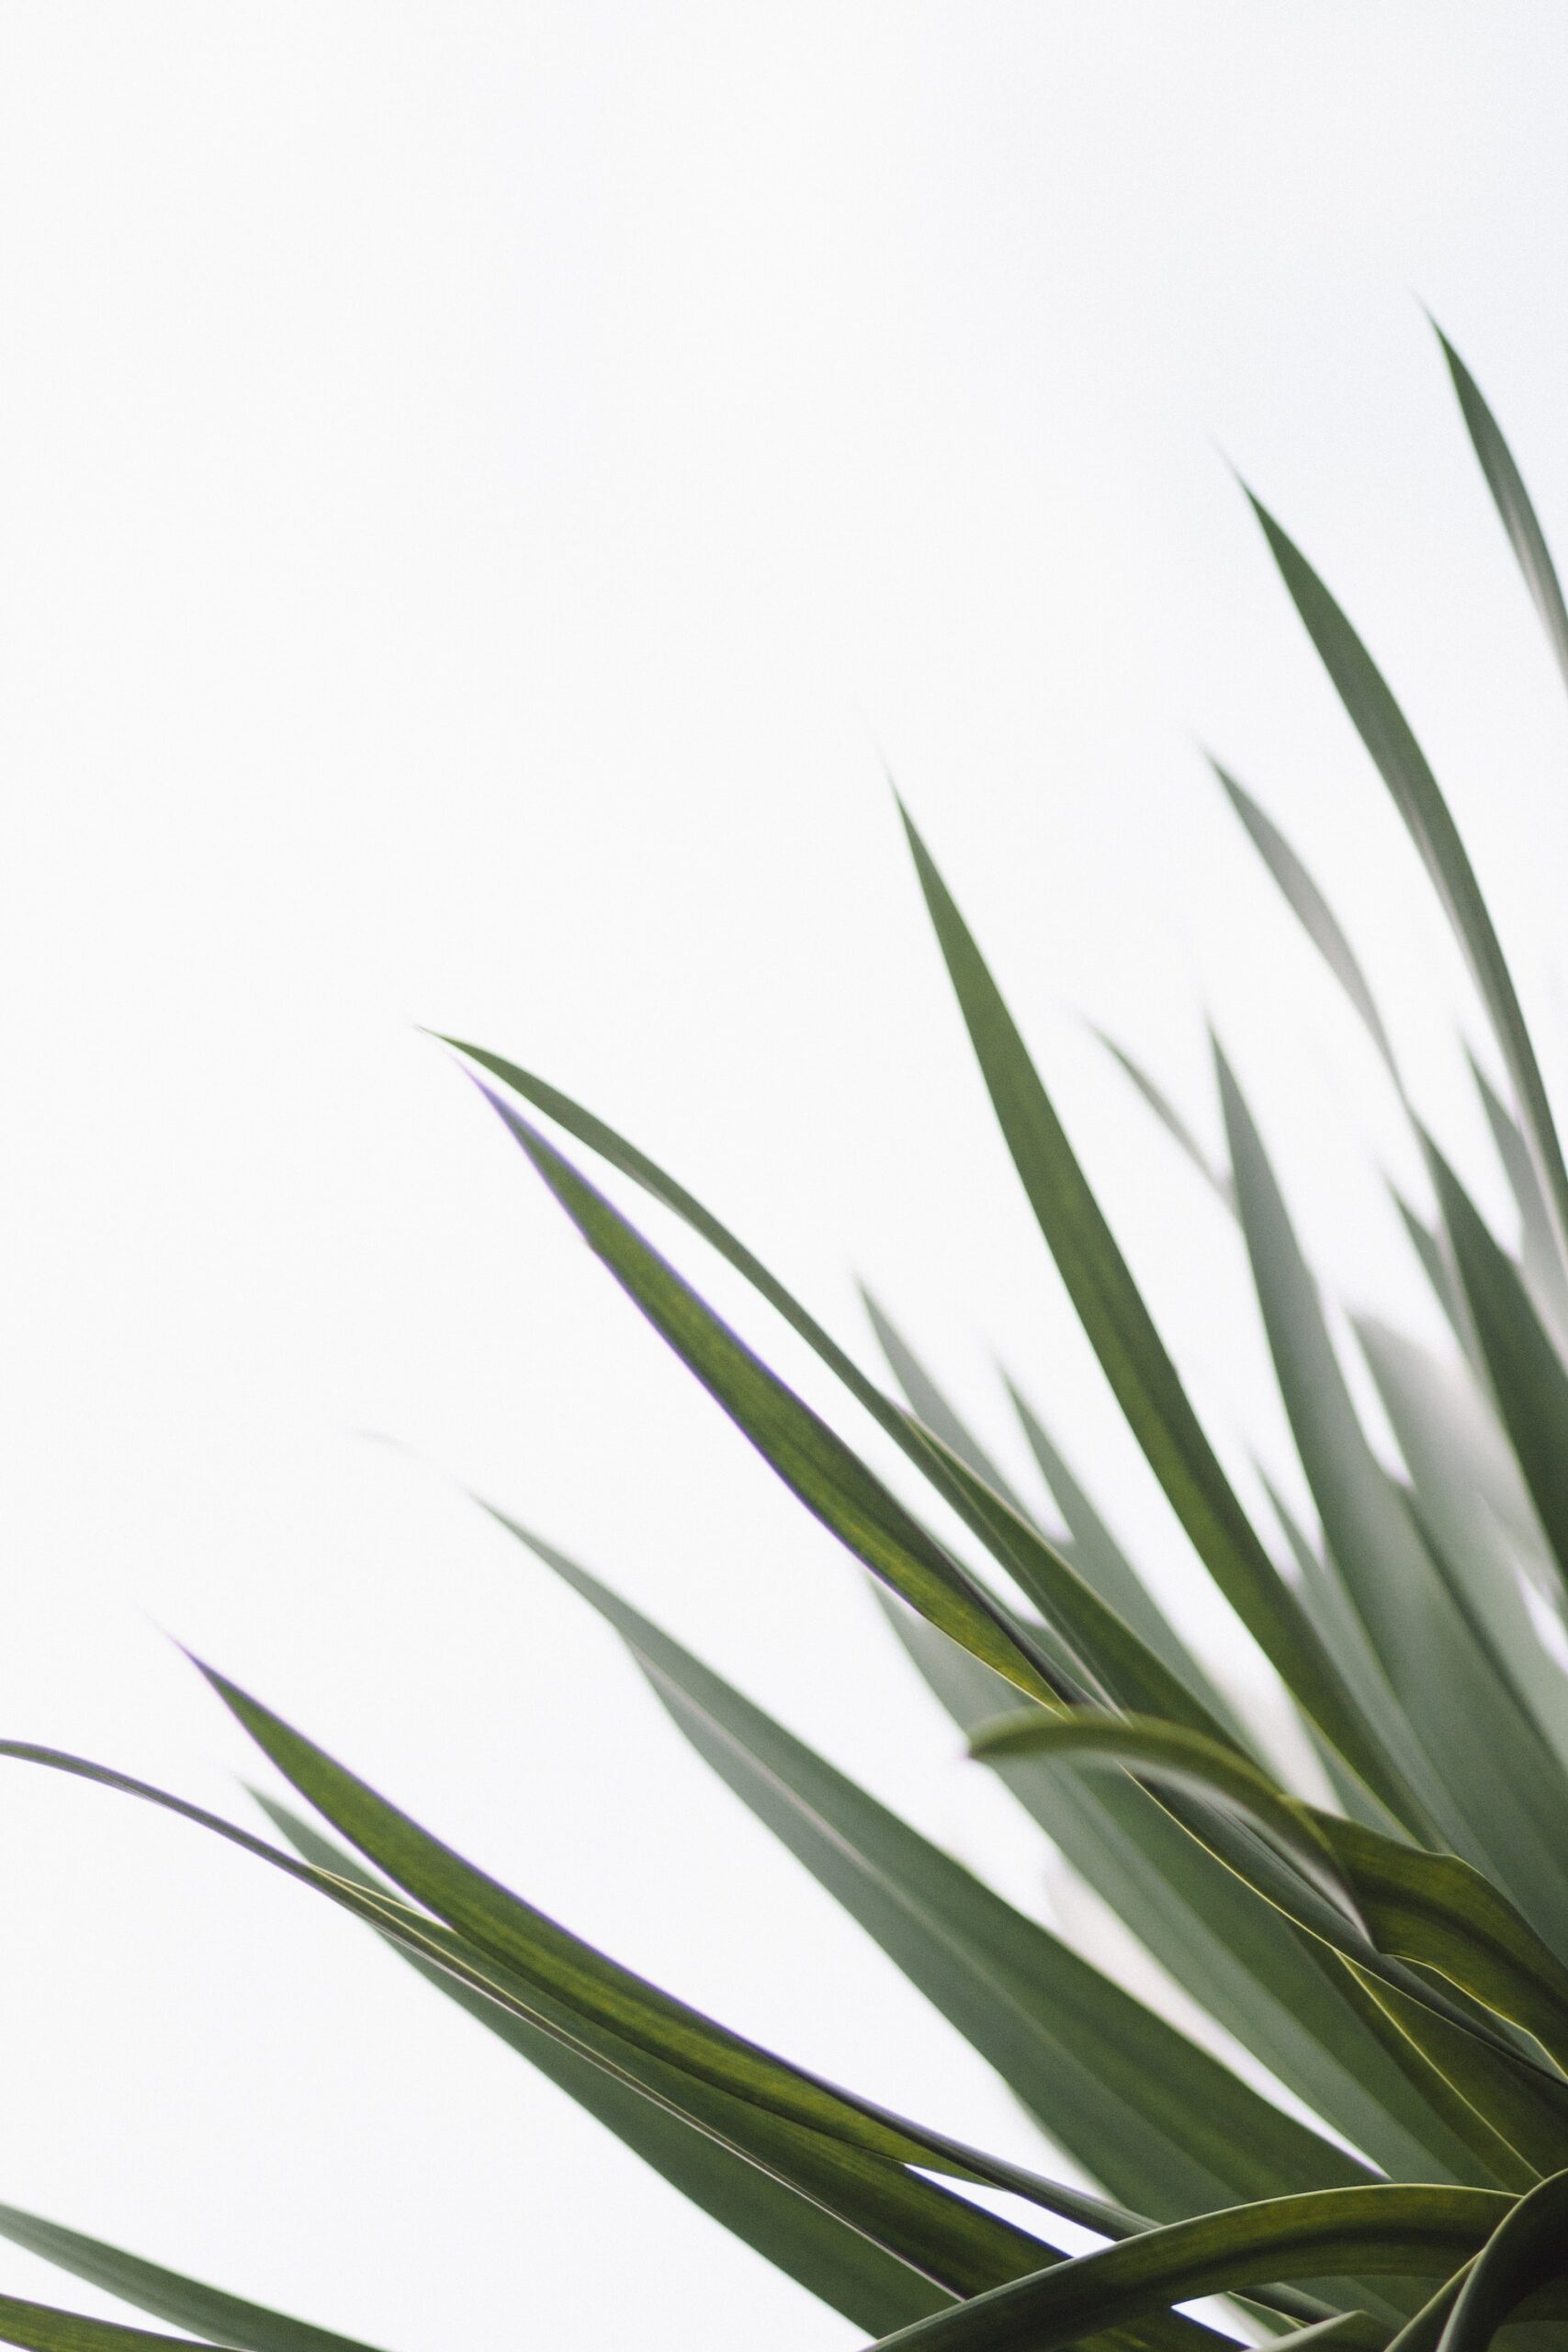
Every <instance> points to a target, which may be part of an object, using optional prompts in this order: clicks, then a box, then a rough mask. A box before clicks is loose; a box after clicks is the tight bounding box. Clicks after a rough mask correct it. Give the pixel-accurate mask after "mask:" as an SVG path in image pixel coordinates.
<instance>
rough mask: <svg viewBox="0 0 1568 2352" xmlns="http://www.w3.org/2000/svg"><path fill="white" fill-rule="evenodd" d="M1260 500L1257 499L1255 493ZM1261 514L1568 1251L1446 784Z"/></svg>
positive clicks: (1288, 546) (1518, 1016) (1499, 959)
mask: <svg viewBox="0 0 1568 2352" xmlns="http://www.w3.org/2000/svg"><path fill="white" fill-rule="evenodd" d="M1247 495H1248V497H1249V498H1251V492H1248V493H1247ZM1252 506H1253V510H1254V512H1255V513H1256V515H1257V516H1258V521H1259V523H1260V524H1261V525H1262V526H1263V533H1264V537H1266V538H1267V540H1268V542H1269V549H1270V552H1271V553H1272V555H1273V557H1274V560H1275V562H1276V563H1277V564H1278V565H1279V567H1280V576H1281V577H1282V579H1283V580H1284V582H1285V586H1286V588H1287V589H1288V590H1289V592H1290V594H1291V599H1292V603H1293V604H1294V605H1295V607H1296V610H1297V612H1298V613H1299V614H1300V615H1301V617H1302V620H1303V623H1304V624H1305V627H1306V630H1307V634H1308V635H1309V636H1310V637H1311V639H1312V640H1313V643H1314V645H1315V646H1316V648H1317V650H1318V654H1319V656H1320V658H1321V659H1322V662H1323V664H1324V667H1325V670H1326V671H1327V672H1328V674H1329V677H1330V678H1331V680H1332V681H1333V684H1334V686H1335V689H1336V691H1337V694H1338V695H1339V699H1340V701H1341V702H1342V703H1343V705H1344V707H1345V709H1346V712H1347V714H1348V717H1349V718H1350V720H1351V722H1352V724H1353V725H1354V727H1355V729H1356V731H1357V733H1358V734H1359V736H1360V738H1361V741H1362V742H1363V743H1364V744H1365V745H1366V747H1367V750H1368V752H1369V753H1370V754H1371V760H1372V763H1373V765H1374V766H1375V767H1376V768H1377V770H1378V773H1379V775H1381V776H1382V780H1383V782H1384V784H1385V785H1386V786H1388V789H1389V792H1390V794H1391V795H1392V797H1393V802H1394V806H1395V807H1396V808H1397V809H1398V810H1399V813H1400V815H1401V817H1402V818H1403V819H1404V824H1405V827H1406V830H1407V831H1408V832H1409V834H1410V837H1411V839H1412V841H1413V842H1415V844H1416V848H1417V850H1418V851H1419V852H1420V854H1421V858H1422V861H1423V863H1424V865H1426V868H1427V874H1428V875H1429V876H1430V877H1431V881H1432V884H1433V887H1434V888H1435V889H1436V890H1437V893H1438V898H1439V899H1441V901H1442V904H1443V907H1444V910H1445V911H1446V912H1447V914H1448V917H1449V921H1450V924H1451V925H1452V927H1453V931H1454V935H1455V937H1456V938H1457V939H1458V941H1459V944H1460V946H1461V949H1462V951H1463V954H1464V957H1465V960H1466V962H1467V964H1468V965H1469V967H1470V970H1471V974H1472V978H1473V979H1474V981H1475V985H1476V988H1477V989H1478V990H1479V991H1480V995H1481V1000H1482V1002H1483V1005H1484V1006H1485V1008H1486V1012H1487V1017H1488V1019H1489V1020H1490V1022H1491V1023H1492V1027H1493V1030H1494V1033H1495V1036H1496V1039H1497V1044H1498V1047H1499V1049H1500V1051H1501V1053H1502V1056H1503V1062H1504V1066H1505V1068H1506V1070H1507V1073H1508V1078H1509V1082H1510V1083H1511V1085H1512V1087H1513V1090H1514V1094H1515V1098H1516V1100H1517V1103H1518V1105H1519V1110H1520V1113H1521V1115H1522V1118H1523V1122H1524V1127H1525V1132H1526V1134H1527V1135H1528V1136H1529V1142H1530V1148H1531V1150H1532V1152H1533V1153H1534V1155H1535V1159H1536V1164H1537V1166H1538V1168H1539V1170H1540V1178H1541V1185H1542V1189H1543V1191H1544V1192H1545V1194H1546V1198H1547V1201H1548V1204H1549V1205H1550V1207H1551V1216H1552V1224H1553V1228H1554V1231H1555V1233H1556V1237H1557V1244H1558V1249H1559V1251H1560V1252H1564V1251H1568V1169H1564V1167H1563V1163H1562V1145H1561V1143H1560V1142H1559V1140H1558V1135H1557V1129H1556V1126H1555V1125H1554V1124H1553V1121H1552V1116H1551V1104H1550V1103H1549V1102H1548V1100H1547V1094H1546V1088H1545V1085H1544V1083H1543V1082H1542V1080H1541V1075H1540V1067H1539V1065H1538V1064H1537V1061H1536V1057H1535V1048H1534V1046H1532V1045H1531V1043H1530V1039H1529V1031H1528V1030H1527V1029H1526V1027H1525V1020H1524V1014H1523V1013H1522V1012H1521V1011H1520V1009H1519V1001H1518V998H1517V994H1516V993H1515V989H1514V983H1513V980H1512V978H1511V977H1510V975H1509V971H1508V967H1507V964H1506V960H1505V958H1504V955H1503V950H1502V946H1501V944H1500V943H1499V941H1498V938H1497V934H1496V932H1495V930H1494V928H1493V924H1492V918H1491V916H1490V915H1489V914H1488V912H1487V910H1486V902H1485V900H1484V899H1483V897H1482V895H1481V888H1480V885H1479V883H1478V882H1477V881H1476V878H1475V874H1474V870H1473V868H1472V865H1471V863H1470V859H1469V856H1468V855H1467V854H1466V852H1465V847H1464V843H1463V842H1461V839H1460V836H1459V831H1458V829H1457V828H1456V826H1455V824H1454V820H1453V818H1452V817H1451V816H1450V812H1449V806H1448V803H1447V801H1446V800H1445V799H1444V798H1443V796H1442V793H1441V791H1440V790H1439V788H1438V780H1437V778H1436V776H1435V775H1433V774H1432V771H1431V769H1430V768H1429V767H1428V766H1427V760H1426V756H1425V754H1424V753H1423V752H1422V750H1421V747H1420V745H1419V744H1418V743H1417V742H1416V738H1415V736H1414V735H1413V734H1412V733H1411V731H1410V728H1409V725H1408V724H1407V722H1406V720H1405V718H1404V713H1403V711H1402V710H1401V709H1400V707H1399V706H1398V704H1397V703H1396V702H1395V701H1394V698H1393V695H1392V694H1391V693H1390V692H1389V690H1388V687H1387V686H1386V684H1384V683H1383V680H1382V675H1381V674H1380V673H1379V671H1378V670H1377V668H1376V666H1375V664H1374V663H1373V662H1372V659H1371V655H1370V654H1369V653H1368V651H1367V649H1366V647H1365V646H1364V645H1363V644H1362V643H1361V640H1360V639H1359V637H1358V636H1357V635H1356V632H1355V630H1354V629H1353V628H1351V627H1350V624H1349V622H1348V620H1347V619H1346V617H1345V616H1344V614H1343V613H1342V612H1341V611H1340V609H1339V607H1338V605H1337V604H1336V603H1335V601H1334V599H1333V597H1332V596H1331V595H1330V594H1329V593H1328V591H1327V589H1326V588H1325V586H1324V584H1323V582H1322V581H1321V580H1320V579H1319V578H1318V576H1317V574H1316V572H1315V571H1314V570H1313V569H1312V566H1311V565H1310V564H1309V563H1308V562H1307V560H1306V559H1305V557H1304V556H1303V554H1302V553H1301V551H1300V549H1299V548H1297V547H1296V546H1295V545H1294V544H1293V542H1292V540H1291V539H1290V538H1289V537H1287V536H1286V534H1285V533H1284V532H1283V531H1282V530H1281V529H1280V526H1279V525H1278V523H1276V522H1275V520H1274V518H1273V516H1272V515H1270V514H1269V512H1268V510H1267V509H1266V508H1265V507H1264V506H1262V505H1260V504H1259V503H1258V500H1257V499H1256V498H1253V499H1252Z"/></svg>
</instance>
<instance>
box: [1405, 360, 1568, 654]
mask: <svg viewBox="0 0 1568 2352" xmlns="http://www.w3.org/2000/svg"><path fill="white" fill-rule="evenodd" d="M1433 323H1434V326H1435V328H1436V333H1437V337H1438V342H1439V343H1440V344H1441V345H1442V346H1443V356H1444V358H1445V359H1446V360H1447V361H1448V363H1449V373H1450V376H1451V377H1452V378H1453V384H1454V390H1455V391H1456V392H1457V393H1458V394H1459V404H1460V407H1461V410H1462V411H1463V413H1464V421H1465V424H1466V426H1467V427H1468V429H1469V433H1470V438H1471V441H1472V446H1473V447H1474V450H1475V454H1476V456H1477V457H1478V458H1480V460H1481V470H1482V472H1483V474H1484V475H1485V477H1486V486H1487V488H1488V490H1490V492H1492V496H1493V498H1494V500H1495V503H1496V507H1497V512H1498V514H1499V515H1501V516H1502V518H1503V528H1504V529H1505V530H1506V533H1507V534H1508V543H1509V545H1510V546H1511V547H1512V548H1513V550H1514V554H1515V557H1516V558H1517V561H1518V567H1519V570H1520V571H1522V572H1523V574H1524V578H1525V585H1526V587H1527V588H1528V589H1529V593H1530V596H1531V599H1532V601H1533V603H1534V605H1535V608H1536V611H1537V612H1538V613H1539V614H1540V623H1541V627H1542V628H1544V629H1545V631H1546V636H1547V642H1548V644H1549V645H1550V646H1551V650H1552V652H1553V653H1554V654H1555V655H1556V657H1557V666H1558V668H1559V669H1560V670H1561V671H1562V676H1563V681H1564V683H1565V684H1568V612H1565V611H1564V609H1563V605H1562V587H1561V586H1560V584H1559V582H1558V578H1557V568H1556V566H1555V565H1554V564H1553V562H1552V560H1551V548H1549V547H1548V546H1547V544H1546V534H1545V533H1544V531H1542V529H1541V527H1540V523H1539V522H1538V521H1537V520H1536V513H1535V509H1534V507H1533V506H1532V505H1531V504H1530V502H1529V493H1528V492H1527V491H1526V489H1525V485H1524V480H1523V477H1522V476H1521V474H1520V472H1519V469H1518V468H1517V465H1516V464H1515V463H1514V460H1513V458H1512V456H1511V454H1510V452H1509V449H1508V445H1507V443H1506V441H1505V440H1504V438H1503V435H1502V434H1501V433H1500V432H1499V430H1498V428H1497V422H1496V419H1495V417H1494V415H1493V413H1492V412H1491V410H1490V409H1489V408H1488V407H1487V405H1486V402H1485V401H1483V399H1482V397H1481V391H1480V388H1479V387H1478V385H1477V384H1476V381H1475V379H1474V377H1473V376H1472V374H1471V372H1470V370H1469V368H1467V367H1466V366H1465V364H1464V362H1463V360H1462V359H1461V357H1460V356H1459V354H1458V352H1457V351H1456V350H1455V349H1454V347H1453V345H1452V344H1451V343H1450V341H1449V339H1448V337H1447V335H1446V334H1444V333H1443V331H1442V329H1441V327H1437V326H1436V322H1435V321H1434V322H1433Z"/></svg>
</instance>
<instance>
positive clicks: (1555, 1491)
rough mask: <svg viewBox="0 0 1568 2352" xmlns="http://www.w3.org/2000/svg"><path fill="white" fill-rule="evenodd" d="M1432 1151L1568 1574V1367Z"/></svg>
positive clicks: (1503, 1386)
mask: <svg viewBox="0 0 1568 2352" xmlns="http://www.w3.org/2000/svg"><path fill="white" fill-rule="evenodd" d="M1427 1159H1428V1162H1429V1165H1430V1167H1431V1170H1432V1179H1433V1182H1434V1183H1435V1184H1436V1186H1437V1189H1438V1200H1439V1202H1440V1203H1441V1205H1442V1212H1443V1221H1444V1223H1445V1224H1446V1226H1447V1227H1448V1229H1449V1233H1450V1238H1451V1239H1452V1242H1453V1250H1454V1259H1455V1262H1456V1264H1457V1265H1458V1268H1459V1275H1460V1280H1461V1283H1462V1284H1463V1286H1464V1295H1465V1302H1466V1305H1467V1306H1469V1309H1470V1313H1471V1318H1472V1322H1473V1324H1474V1326H1475V1331H1476V1336H1477V1338H1478V1339H1479V1340H1480V1342H1481V1351H1482V1354H1483V1357H1484V1359H1485V1363H1486V1369H1487V1373H1488V1374H1489V1375H1490V1378H1491V1382H1492V1388H1493V1393H1494V1395H1495V1397H1496V1400H1497V1409H1498V1412H1499V1414H1500V1415H1501V1417H1502V1421H1503V1426H1504V1428H1505V1429H1506V1430H1507V1432H1508V1439H1509V1442H1510V1444H1511V1445H1512V1447H1513V1450H1514V1453H1515V1456H1516V1458H1517V1462H1518V1465H1519V1468H1520V1470H1521V1471H1522V1472H1523V1474H1524V1479H1525V1484H1526V1485H1527V1487H1529V1493H1530V1499H1531V1501H1532V1502H1533V1503H1534V1505H1535V1509H1536V1512H1537V1515H1538V1517H1539V1519H1540V1524H1541V1527H1542V1528H1543V1529H1544V1531H1545V1533H1546V1538H1547V1541H1548V1543H1549V1544H1551V1549H1552V1553H1553V1555H1554V1556H1555V1558H1556V1561H1557V1566H1558V1570H1559V1574H1560V1575H1562V1576H1563V1577H1568V1371H1565V1370H1564V1368H1563V1363H1562V1357H1561V1356H1560V1355H1559V1354H1558V1352H1557V1350H1556V1348H1555V1346H1554V1345H1553V1343H1552V1341H1551V1338H1550V1336H1549V1334H1548V1332H1547V1330H1546V1328H1545V1326H1544V1325H1543V1324H1542V1322H1541V1319H1540V1316H1539V1315H1538V1314H1537V1312H1536V1309H1535V1306H1534V1305H1533V1303H1532V1301H1531V1299H1530V1296H1529V1293H1528V1291H1527V1290H1526V1289H1525V1286H1524V1283H1523V1282H1522V1281H1521V1280H1520V1278H1519V1272H1518V1269H1517V1266H1516V1265H1515V1264H1514V1262H1513V1261H1512V1259H1511V1258H1510V1257H1509V1256H1508V1255H1507V1252H1506V1250H1501V1249H1499V1248H1498V1246H1497V1244H1496V1242H1495V1240H1494V1239H1493V1238H1492V1236H1491V1234H1490V1233H1489V1232H1488V1231H1487V1229H1486V1227H1485V1226H1484V1224H1483V1222H1482V1219H1481V1218H1480V1216H1478V1215H1477V1214H1476V1211H1475V1209H1474V1206H1473V1204H1472V1202H1471V1201H1470V1199H1469V1196H1468V1195H1467V1194H1466V1193H1465V1192H1464V1191H1463V1189H1462V1187H1461V1185H1460V1183H1459V1182H1458V1181H1457V1179H1456V1178H1455V1176H1454V1173H1453V1170H1451V1169H1450V1166H1449V1163H1448V1161H1447V1160H1446V1159H1444V1158H1443V1156H1442V1154H1441V1152H1440V1151H1438V1148H1437V1146H1436V1145H1435V1144H1433V1143H1432V1142H1431V1140H1430V1138H1427Z"/></svg>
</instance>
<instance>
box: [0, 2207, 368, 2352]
mask: <svg viewBox="0 0 1568 2352" xmlns="http://www.w3.org/2000/svg"><path fill="white" fill-rule="evenodd" d="M0 2237H4V2238H9V2239H10V2241H11V2243H12V2245H20V2246H26V2247H27V2249H28V2253H29V2254H37V2255H41V2256H42V2257H43V2259H44V2260H45V2261H46V2262H52V2263H53V2264H54V2265H55V2266H56V2267H57V2268H59V2269H61V2270H68V2271H69V2272H70V2273H71V2275H72V2276H73V2278H85V2280H86V2281H87V2282H88V2284H89V2285H90V2286H94V2287H101V2288H103V2289H104V2290H105V2292H106V2293H107V2294H110V2295H118V2297H119V2299H120V2301H121V2302H125V2303H133V2304H134V2305H135V2306H136V2308H137V2309H138V2310H139V2311H143V2312H152V2316H153V2318H154V2319H166V2320H168V2321H170V2322H172V2324H174V2325H175V2327H183V2328H185V2329H186V2330H187V2331H188V2332H189V2333H190V2334H191V2335H197V2336H199V2337H200V2338H201V2340H202V2342H203V2343H205V2344H223V2345H232V2346H237V2347H239V2352H366V2347H365V2346H363V2345H361V2344H358V2343H355V2341H354V2340H353V2339H352V2338H350V2337H348V2336H346V2335H333V2333H332V2331H331V2330H330V2329H329V2328H324V2327H312V2326H311V2325H310V2323H309V2322H308V2321H306V2320H299V2319H288V2318H286V2317H285V2316H284V2314H283V2313H282V2312H274V2311H268V2310H266V2309H265V2307H264V2306H263V2305H262V2304H260V2303H247V2302H242V2301H240V2299H239V2297H238V2296H237V2295H226V2294H224V2293H223V2292H222V2290H221V2289H220V2288H217V2287H206V2286H203V2285H202V2284H201V2283H200V2281H199V2280H197V2279H195V2278H184V2277H182V2275H181V2274H180V2272H179V2271H177V2270H165V2269H164V2268H162V2267H161V2266H160V2265H159V2264H157V2263H154V2262H143V2261H142V2260H141V2257H140V2256H138V2255H134V2254H126V2253H123V2252H122V2251H121V2249H120V2248H119V2247H118V2246H114V2245H105V2244H104V2242H103V2240H102V2239H101V2238H89V2237H84V2236H83V2234H82V2233H81V2232H80V2231H79V2230H68V2229H65V2228H63V2227H62V2224H61V2223H60V2222H46V2221H44V2220H43V2219H42V2218H41V2217H40V2216H39V2214H37V2213H25V2212H23V2211H21V2209H20V2208H19V2207H18V2206H16V2205H0ZM156 2340H157V2341H160V2342H162V2341H164V2339H163V2338H158V2339H156Z"/></svg>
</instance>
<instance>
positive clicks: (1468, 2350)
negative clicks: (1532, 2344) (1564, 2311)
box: [1442, 2172, 1568, 2352]
mask: <svg viewBox="0 0 1568 2352" xmlns="http://www.w3.org/2000/svg"><path fill="white" fill-rule="evenodd" d="M1564 2276H1568V2172H1559V2173H1554V2174H1553V2175H1552V2177H1551V2179H1550V2180H1543V2181H1542V2182H1541V2184H1540V2188H1534V2189H1532V2190H1531V2191H1530V2193H1529V2196H1528V2197H1521V2198H1520V2199H1519V2201H1518V2203H1517V2205H1516V2206H1515V2208H1514V2210H1513V2211H1512V2212H1511V2213H1510V2214H1508V2215H1507V2217H1506V2220H1504V2221H1502V2222H1499V2223H1498V2225H1497V2227H1496V2229H1495V2230H1494V2231H1493V2233H1492V2235H1491V2236H1490V2237H1489V2238H1488V2239H1487V2241H1486V2244H1485V2245H1483V2247H1482V2249H1481V2252H1480V2254H1479V2255H1478V2256H1477V2257H1476V2261H1475V2265H1474V2267H1473V2268H1472V2271H1471V2273H1470V2276H1469V2277H1468V2278H1466V2279H1465V2281H1464V2284H1463V2285H1462V2286H1461V2289H1460V2291H1459V2298H1458V2300H1457V2301H1456V2302H1455V2304H1454V2307H1453V2311H1452V2312H1451V2314H1450V2319H1449V2323H1448V2325H1447V2326H1446V2327H1445V2328H1444V2330H1443V2334H1442V2352H1486V2347H1487V2346H1488V2345H1489V2344H1490V2343H1491V2341H1492V2338H1493V2337H1494V2336H1495V2335H1496V2333H1497V2330H1498V2329H1499V2328H1500V2327H1501V2326H1502V2325H1503V2324H1504V2323H1505V2322H1506V2321H1507V2320H1510V2319H1512V2317H1513V2316H1514V2314H1515V2312H1517V2310H1518V2308H1519V2306H1520V2304H1521V2303H1524V2302H1527V2301H1529V2298H1530V2296H1532V2295H1534V2294H1538V2293H1539V2292H1540V2290H1541V2289H1542V2288H1544V2287H1548V2286H1551V2284H1553V2283H1554V2282H1555V2281H1558V2280H1560V2279H1562V2278H1563V2277H1564Z"/></svg>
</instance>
